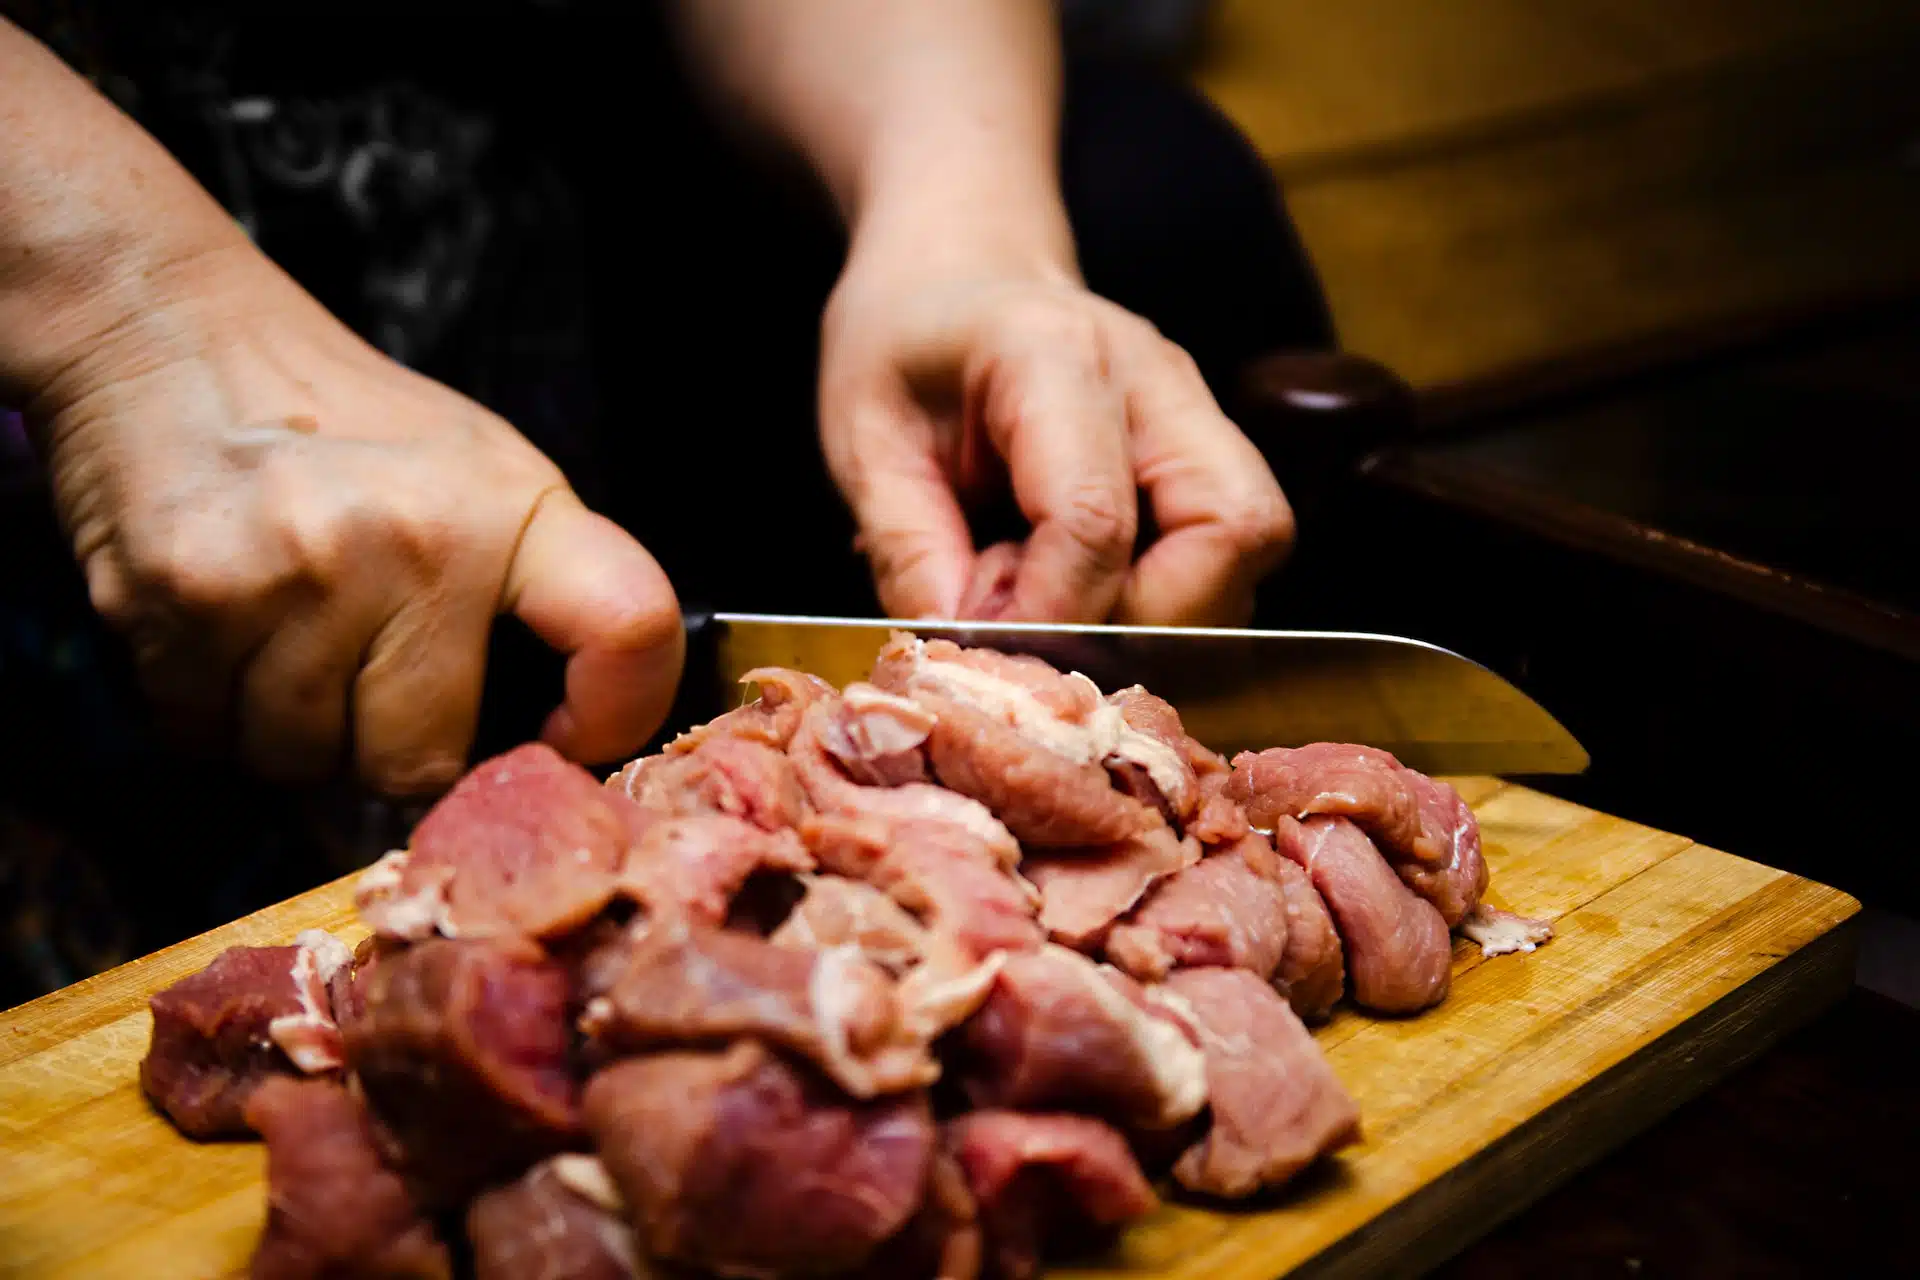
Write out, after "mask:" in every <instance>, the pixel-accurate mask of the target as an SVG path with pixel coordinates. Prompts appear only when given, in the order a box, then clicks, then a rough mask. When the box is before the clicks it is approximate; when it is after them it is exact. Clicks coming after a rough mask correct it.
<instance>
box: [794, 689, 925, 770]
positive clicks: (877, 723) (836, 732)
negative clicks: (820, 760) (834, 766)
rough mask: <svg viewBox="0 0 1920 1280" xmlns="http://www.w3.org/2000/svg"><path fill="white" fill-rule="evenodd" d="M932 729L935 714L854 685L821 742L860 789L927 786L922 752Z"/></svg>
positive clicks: (843, 697) (828, 723)
mask: <svg viewBox="0 0 1920 1280" xmlns="http://www.w3.org/2000/svg"><path fill="white" fill-rule="evenodd" d="M932 729H933V716H932V714H931V713H929V712H928V711H927V710H926V709H925V708H923V707H921V706H919V705H918V704H917V703H914V702H912V701H910V700H909V699H906V698H900V697H896V696H894V695H893V694H891V693H888V692H886V691H885V690H883V689H880V688H877V687H875V686H873V685H870V684H864V683H856V684H850V685H848V686H847V689H846V692H845V693H844V694H842V695H841V698H840V703H839V706H838V707H837V708H836V709H835V712H834V714H833V715H832V716H830V717H828V718H827V719H826V720H825V722H824V724H823V728H822V733H821V739H820V741H821V745H822V746H824V747H825V748H826V749H827V754H828V755H831V756H832V757H833V758H834V759H835V760H836V761H838V762H839V765H840V767H841V768H842V769H844V770H845V771H846V774H847V776H848V777H849V778H851V779H853V780H854V781H855V782H857V783H859V784H860V785H862V786H866V787H904V786H906V785H907V784H909V783H916V782H926V781H927V757H926V753H925V752H924V751H923V750H922V749H921V748H922V745H923V744H924V743H925V742H926V740H927V734H928V733H930V732H931V731H932Z"/></svg>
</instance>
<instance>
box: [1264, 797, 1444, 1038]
mask: <svg viewBox="0 0 1920 1280" xmlns="http://www.w3.org/2000/svg"><path fill="white" fill-rule="evenodd" d="M1273 842H1274V847H1275V848H1277V849H1278V850H1279V851H1280V852H1281V853H1283V854H1285V855H1286V856H1287V857H1289V858H1291V859H1292V860H1293V861H1295V862H1297V863H1299V864H1300V865H1301V866H1303V867H1305V868H1306V870H1307V874H1308V875H1309V876H1310V877H1311V878H1312V880H1313V887H1314V888H1315V889H1318V890H1319V891H1320V896H1321V897H1322V898H1324V899H1325V900H1326V904H1327V909H1328V910H1329V911H1331V912H1332V913H1333V919H1334V922H1335V924H1337V925H1338V926H1339V929H1340V937H1341V939H1342V940H1343V941H1344V942H1345V943H1346V965H1347V976H1348V979H1349V980H1350V981H1351V982H1352V984H1353V998H1354V1002H1355V1003H1357V1004H1360V1005H1363V1006H1365V1007H1366V1008H1369V1009H1372V1010H1374V1011H1376V1012H1378V1013H1416V1012H1418V1011H1419V1010H1421V1009H1426V1008H1431V1007H1432V1006H1433V1005H1436V1004H1438V1003H1440V1001H1441V1000H1443V999H1445V998H1446V995H1447V987H1448V984H1449V983H1450V982H1451V981H1452V973H1453V946H1452V939H1451V938H1449V937H1448V934H1447V922H1446V921H1445V920H1443V919H1441V917H1440V912H1439V911H1438V910H1436V909H1435V908H1434V906H1433V904H1432V903H1430V902H1428V901H1427V900H1426V899H1424V898H1422V897H1420V896H1419V895H1417V894H1415V893H1414V892H1413V890H1411V889H1409V888H1407V886H1406V885H1404V884H1402V883H1401V882H1400V879H1399V877H1397V876H1395V875H1394V874H1393V868H1391V867H1389V866H1388V865H1387V863H1386V859H1384V858H1382V857H1381V856H1380V851H1379V850H1378V849H1376V848H1374V847H1373V842H1372V841H1371V840H1369V839H1367V833H1366V832H1364V831H1362V830H1361V829H1360V828H1359V827H1357V826H1355V825H1354V824H1353V823H1351V822H1349V821H1348V820H1347V819H1345V818H1332V817H1316V818H1308V819H1307V820H1306V821H1305V822H1295V821H1294V820H1293V819H1291V818H1289V817H1286V816H1285V815H1284V814H1283V815H1281V816H1280V817H1279V818H1277V819H1276V820H1275V824H1274V829H1273Z"/></svg>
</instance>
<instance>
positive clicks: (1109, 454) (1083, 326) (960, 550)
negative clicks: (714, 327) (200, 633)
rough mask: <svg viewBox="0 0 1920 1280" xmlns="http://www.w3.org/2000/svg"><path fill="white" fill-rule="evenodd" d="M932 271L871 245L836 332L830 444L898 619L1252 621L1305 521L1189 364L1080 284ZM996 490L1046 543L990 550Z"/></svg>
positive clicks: (965, 265)
mask: <svg viewBox="0 0 1920 1280" xmlns="http://www.w3.org/2000/svg"><path fill="white" fill-rule="evenodd" d="M934 257H935V258H937V259H938V260H926V259H922V260H909V258H908V257H907V255H905V254H900V253H887V252H879V253H874V254H871V255H865V256H863V255H862V254H861V253H860V251H859V249H858V248H857V247H856V250H855V253H854V255H853V257H852V258H851V259H850V261H849V263H848V267H847V270H846V272H845V274H844V275H843V276H842V278H841V281H840V283H839V286H838V287H837V288H836V290H835V293H834V296H833V298H832V300H831V302H830V304H829V306H828V309H827V314H826V319H825V324H824V326H823V334H822V336H823V343H822V354H821V384H820V419H821V432H822V443H823V445H824V448H825V450H826V457H827V463H828V467H829V469H830V470H831V471H832V473H833V476H834V478H835V481H836V483H837V484H838V485H839V487H840V490H841V493H842V494H843V495H844V496H845V498H846V499H847V501H848V503H849V505H850V506H851V507H852V509H853V512H854V515H855V517H856V519H857V521H858V523H859V527H860V539H861V547H862V549H863V550H864V551H865V552H866V554H867V555H868V557H869V558H870V560H871V561H872V564H873V571H874V578H875V582H876V584H877V586H878V588H879V593H880V598H881V601H882V603H883V604H884V606H885V607H886V609H887V611H888V613H889V614H891V615H893V616H895V617H926V616H933V617H950V616H953V615H954V614H955V613H956V612H958V611H960V610H961V609H962V607H963V605H964V606H965V607H966V608H967V609H969V610H978V609H981V608H983V607H984V608H990V609H991V610H992V611H993V612H995V613H996V614H997V615H998V616H1000V617H1003V618H1007V619H1026V620H1034V621H1082V622H1099V621H1106V620H1109V619H1111V620H1114V621H1119V622H1127V623H1134V624H1184V625H1231V624H1239V623H1244V622H1246V621H1247V620H1248V619H1249V618H1250V617H1251V616H1252V612H1253V592H1254V587H1255V585H1256V584H1257V583H1258V582H1259V580H1260V578H1261V577H1263V576H1264V575H1265V574H1267V573H1268V572H1270V571H1271V570H1272V569H1273V568H1274V567H1276V566H1277V565H1278V564H1279V562H1280V561H1281V559H1282V558H1283V557H1284V556H1285V554H1286V551H1287V549H1288V547H1289V546H1290V544H1291V543H1292V540H1293V531H1294V529H1293V514H1292V511H1291V510H1290V508H1289V507H1288V505H1287V502H1286V499H1285V497H1284V496H1283V495H1282V493H1281V491H1280V487H1279V485H1278V483H1277V482H1276V481H1275V479H1274V477H1273V475H1272V473H1271V472H1270V471H1269V470H1268V469H1267V466H1266V463H1265V461H1264V460H1263V459H1262V458H1261V456H1260V454H1259V452H1258V450H1256V449H1255V448H1254V447H1253V445H1252V444H1251V443H1250V442H1249V441H1248V440H1247V439H1246V437H1245V436H1243V435H1242V434H1241V433H1240V431H1239V430H1238V429H1237V428H1236V427H1235V426H1234V425H1233V424H1232V423H1231V422H1229V421H1228V420H1227V418H1226V417H1225V416H1224V415H1223V414H1222V413H1221V411H1220V409H1219V406H1218V405H1217V404H1215V402H1214V400H1213V397H1212V395H1211V394H1210V393H1209V392H1208V390H1207V387H1206V384H1205V383H1204V381H1203V380H1202V379H1201V377H1200V374H1199V371H1198V370H1197V369H1196V367H1195V366H1194V363H1193V361H1192V359H1191V358H1190V357H1188V355H1187V354H1186V353H1185V352H1184V351H1182V350H1181V349H1180V348H1179V347H1177V346H1175V345H1174V344H1173V343H1171V342H1168V341H1167V340H1166V339H1165V338H1163V337H1162V336H1161V335H1160V334H1159V333H1158V332H1157V331H1155V330H1154V329H1153V327H1152V326H1151V325H1149V324H1148V323H1147V322H1146V321H1144V320H1142V319H1141V318H1140V317H1138V316H1135V315H1132V314H1130V313H1129V312H1127V311H1125V310H1123V309H1121V308H1120V307H1118V306H1115V305H1114V304H1112V303H1110V302H1107V301H1105V300H1104V299H1101V298H1099V297H1096V296H1095V295H1093V294H1092V293H1090V292H1088V291H1087V289H1086V288H1085V287H1084V286H1083V285H1082V284H1081V283H1080V281H1079V280H1078V278H1077V277H1076V276H1075V275H1074V274H1073V272H1072V271H1071V270H1070V269H1064V268H1060V267H1057V266H1043V267H1038V268H1036V267H1035V266H1033V265H1032V264H1030V263H1019V262H994V261H992V260H987V261H972V262H969V261H965V260H964V259H961V260H956V259H955V258H954V257H953V256H951V255H934ZM1003 477H1004V479H1003ZM998 483H1007V484H1010V486H1011V489H1012V493H1013V496H1014V498H1015V500H1016V501H1017V502H1018V504H1019V507H1020V510H1021V511H1022V513H1023V514H1024V515H1025V516H1026V518H1027V520H1028V522H1029V523H1030V524H1031V526H1032V532H1031V534H1030V536H1029V537H1028V539H1027V541H1026V543H1025V545H1024V547H1021V548H1009V547H1006V546H1002V547H997V548H993V549H991V550H990V553H989V554H986V555H984V556H977V555H976V553H975V549H974V546H973V541H972V537H971V535H970V533H969V531H968V526H967V520H966V516H965V514H964V509H965V507H966V506H968V505H970V504H971V503H972V502H974V501H976V500H978V499H979V498H981V497H983V496H985V494H986V493H987V492H988V491H989V490H990V489H991V488H992V487H993V486H994V485H995V484H998ZM1140 494H1144V496H1145V498H1146V500H1147V502H1148V504H1149V510H1150V511H1151V513H1152V517H1153V522H1154V525H1155V527H1156V529H1157V531H1158V537H1157V539H1156V540H1155V541H1154V542H1153V543H1152V544H1151V545H1150V546H1148V547H1147V548H1145V550H1144V551H1143V553H1142V554H1141V555H1140V556H1139V558H1138V560H1137V561H1136V560H1135V558H1134V549H1135V546H1134V544H1135V539H1136V534H1137V532H1138V529H1139V510H1138V500H1137V495H1140Z"/></svg>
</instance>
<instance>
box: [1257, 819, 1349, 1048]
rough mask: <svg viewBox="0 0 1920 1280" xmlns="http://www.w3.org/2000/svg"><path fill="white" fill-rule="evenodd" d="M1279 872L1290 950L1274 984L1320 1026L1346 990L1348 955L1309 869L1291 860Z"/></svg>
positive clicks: (1283, 861) (1299, 1011)
mask: <svg viewBox="0 0 1920 1280" xmlns="http://www.w3.org/2000/svg"><path fill="white" fill-rule="evenodd" d="M1279 867H1280V887H1281V890H1282V891H1283V892H1284V893H1285V895H1286V901H1287V949H1286V951H1285V952H1283V953H1282V954H1281V956H1280V964H1279V966H1278V967H1276V968H1275V969H1274V973H1273V985H1274V986H1275V987H1276V988H1277V989H1279V990H1280V991H1282V992H1283V993H1285V995H1286V997H1287V1003H1289V1004H1291V1005H1292V1006H1293V1011H1294V1012H1295V1013H1297V1014H1299V1015H1300V1016H1301V1017H1303V1018H1305V1019H1307V1020H1308V1021H1316V1020H1318V1019H1321V1018H1324V1017H1326V1016H1327V1015H1328V1014H1329V1013H1331V1012H1333V1006H1334V1005H1336V1004H1338V1003H1339V1002H1340V996H1341V993H1342V992H1344V991H1345V990H1346V986H1347V962H1346V955H1345V951H1344V947H1343V945H1342V943H1341V941H1340V932H1339V930H1337V929H1335V928H1334V926H1333V915H1332V913H1331V912H1329V911H1328V910H1327V902H1326V899H1324V898H1322V897H1321V896H1320V891H1319V890H1318V889H1316V888H1314V887H1313V881H1312V880H1311V879H1310V878H1309V877H1308V875H1307V873H1306V871H1305V869H1304V868H1302V867H1301V866H1300V865H1299V864H1298V863H1296V862H1294V861H1293V860H1292V859H1291V858H1286V857H1283V858H1281V859H1280V862H1279Z"/></svg>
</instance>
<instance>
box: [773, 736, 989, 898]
mask: <svg viewBox="0 0 1920 1280" xmlns="http://www.w3.org/2000/svg"><path fill="white" fill-rule="evenodd" d="M844 707H845V701H844V700H843V699H840V698H830V699H824V700H822V701H820V702H817V703H815V704H814V705H813V706H812V707H810V708H808V710H807V713H806V715H805V716H803V717H802V718H801V722H800V728H799V729H798V730H797V731H796V732H795V733H794V735H793V741H792V743H791V744H789V745H788V748H787V754H788V755H789V756H791V757H792V759H793V763H794V767H795V768H797V769H798V770H799V771H800V782H801V785H802V786H804V787H805V788H806V791H807V798H808V799H809V800H810V801H812V802H813V807H814V808H815V809H817V810H819V811H820V813H821V814H838V815H843V816H854V817H859V816H868V817H874V818H887V819H891V820H894V821H902V822H914V821H930V822H944V823H947V824H949V825H951V826H956V827H960V828H962V829H963V830H966V831H970V832H972V833H973V834H974V835H975V836H976V837H978V838H979V839H981V840H982V841H985V842H986V844H987V847H988V848H990V849H991V850H993V854H994V857H995V859H996V860H998V861H999V862H1000V863H1001V864H1002V865H1004V866H1009V867H1011V866H1015V865H1017V864H1018V863H1019V861H1020V843H1019V841H1017V840H1015V839H1014V838H1013V833H1012V832H1010V831H1008V830H1007V828H1006V827H1005V826H1004V825H1002V824H1001V822H1000V820H999V819H998V818H996V817H994V816H993V814H992V813H991V812H990V811H989V810H988V809H987V807H986V806H985V805H983V804H981V803H980V802H979V801H977V800H969V799H968V798H967V797H965V796H962V795H955V794H954V793H953V792H951V791H949V790H947V789H946V788H945V787H938V786H935V785H933V784H932V783H927V782H909V783H907V784H905V785H903V786H897V787H882V786H863V785H861V784H860V783H857V782H855V781H853V780H852V779H851V778H849V777H848V776H847V774H846V771H845V770H844V769H842V768H841V766H840V764H839V762H838V761H836V760H835V759H834V757H833V754H832V752H830V751H829V750H828V749H827V745H826V744H827V743H829V742H835V741H838V740H839V739H840V738H841V737H843V736H844V735H843V730H842V728H841V727H840V726H839V725H838V724H837V723H836V721H837V720H838V719H839V718H840V717H841V716H842V715H843V714H844Z"/></svg>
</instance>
